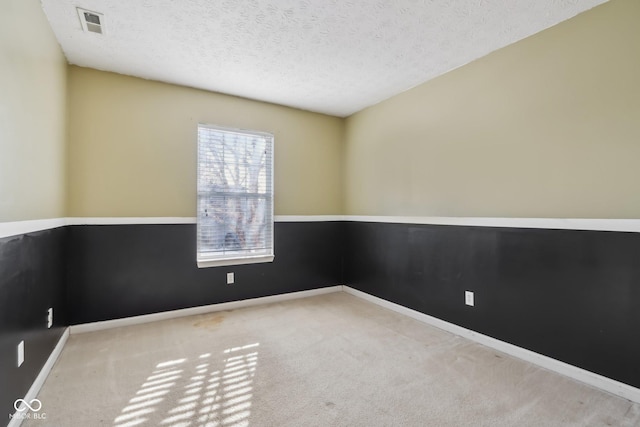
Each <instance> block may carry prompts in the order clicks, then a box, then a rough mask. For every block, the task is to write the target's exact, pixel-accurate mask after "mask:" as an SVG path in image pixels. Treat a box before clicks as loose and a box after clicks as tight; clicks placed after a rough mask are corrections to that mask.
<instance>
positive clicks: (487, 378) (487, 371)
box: [23, 293, 640, 427]
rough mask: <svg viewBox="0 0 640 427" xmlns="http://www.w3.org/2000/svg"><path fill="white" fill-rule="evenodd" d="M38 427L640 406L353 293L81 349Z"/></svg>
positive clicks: (180, 322)
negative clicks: (47, 426)
mask: <svg viewBox="0 0 640 427" xmlns="http://www.w3.org/2000/svg"><path fill="white" fill-rule="evenodd" d="M38 397H39V399H40V400H41V401H42V410H41V412H42V413H46V417H47V419H46V421H42V420H38V421H33V420H31V421H27V422H25V423H24V424H23V425H24V426H26V427H29V426H44V425H51V426H62V427H66V426H82V427H87V426H101V425H105V426H113V427H133V426H208V427H213V426H220V427H231V426H233V427H240V426H367V427H371V426H456V427H458V426H474V427H475V426H536V427H539V426H640V405H638V404H632V403H631V402H629V401H627V400H625V399H621V398H619V397H615V396H613V395H610V394H608V393H605V392H602V391H599V390H596V389H593V388H590V387H588V386H586V385H583V384H580V383H578V382H575V381H573V380H571V379H568V378H565V377H563V376H560V375H557V374H554V373H551V372H549V371H546V370H544V369H541V368H538V367H536V366H534V365H531V364H529V363H527V362H523V361H521V360H518V359H515V358H513V357H510V356H508V355H505V354H500V353H497V352H496V351H494V350H492V349H489V348H487V347H484V346H481V345H479V344H476V343H473V342H470V341H468V340H466V339H463V338H460V337H457V336H455V335H452V334H450V333H447V332H444V331H441V330H439V329H436V328H433V327H431V326H428V325H425V324H423V323H420V322H418V321H415V320H413V319H411V318H408V317H405V316H402V315H399V314H396V313H394V312H391V311H388V310H386V309H383V308H380V307H378V306H376V305H373V304H371V303H368V302H365V301H362V300H360V299H358V298H356V297H353V296H351V295H348V294H345V293H334V294H328V295H323V296H319V297H313V298H306V299H301V300H295V301H289V302H284V303H278V304H271V305H265V306H258V307H252V308H246V309H239V310H233V311H225V312H219V313H212V314H208V315H202V316H194V317H186V318H181V319H175V320H169V321H162V322H156V323H152V324H145V325H138V326H131V327H123V328H118V329H112V330H106V331H100V332H93V333H87V334H81V335H73V336H71V337H70V339H69V341H68V342H67V345H66V347H65V349H64V351H63V353H62V355H61V357H60V359H59V360H58V362H57V364H56V365H55V367H54V369H53V371H52V372H51V374H50V376H49V378H48V379H47V381H46V383H45V385H44V386H43V388H42V390H41V392H40V395H39V396H38Z"/></svg>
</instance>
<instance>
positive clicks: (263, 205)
mask: <svg viewBox="0 0 640 427" xmlns="http://www.w3.org/2000/svg"><path fill="white" fill-rule="evenodd" d="M197 223H198V225H197V234H198V236H197V242H198V243H197V244H198V266H199V267H210V266H216V265H233V264H247V263H252V262H269V261H272V260H273V135H270V134H267V133H261V132H252V131H240V130H232V129H224V128H219V127H214V126H208V125H198V217H197Z"/></svg>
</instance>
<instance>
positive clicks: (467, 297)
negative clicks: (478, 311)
mask: <svg viewBox="0 0 640 427" xmlns="http://www.w3.org/2000/svg"><path fill="white" fill-rule="evenodd" d="M464 303H465V304H467V305H470V306H472V307H473V306H474V301H473V292H471V291H464Z"/></svg>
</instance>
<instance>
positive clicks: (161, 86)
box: [68, 66, 344, 217]
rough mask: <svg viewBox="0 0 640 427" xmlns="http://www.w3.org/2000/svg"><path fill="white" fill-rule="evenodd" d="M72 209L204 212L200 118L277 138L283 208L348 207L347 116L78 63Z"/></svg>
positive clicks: (73, 84) (73, 76)
mask: <svg viewBox="0 0 640 427" xmlns="http://www.w3.org/2000/svg"><path fill="white" fill-rule="evenodd" d="M69 114H70V117H71V120H70V129H69V188H68V191H69V199H68V213H69V215H71V216H102V217H104V216H134V217H145V216H195V211H196V143H197V141H196V137H197V132H196V131H197V124H198V123H210V124H217V125H221V126H226V127H233V128H242V129H253V130H259V131H265V132H271V133H273V134H274V136H275V157H274V193H275V201H274V203H275V207H274V208H275V214H276V215H289V214H303V215H306V214H339V213H341V212H342V208H341V201H342V196H341V176H340V173H341V167H340V156H341V149H342V135H343V126H344V123H343V121H342V120H341V119H339V118H335V117H329V116H325V115H322V114H316V113H310V112H305V111H301V110H295V109H292V108H286V107H281V106H276V105H272V104H267V103H262V102H257V101H250V100H246V99H241V98H236V97H232V96H226V95H220V94H215V93H211V92H206V91H201V90H196V89H191V88H185V87H179V86H174V85H170V84H166V83H159V82H153V81H148V80H143V79H139V78H134V77H127V76H123V75H119V74H114V73H107V72H102V71H97V70H91V69H87V68H80V67H75V66H71V67H70V69H69Z"/></svg>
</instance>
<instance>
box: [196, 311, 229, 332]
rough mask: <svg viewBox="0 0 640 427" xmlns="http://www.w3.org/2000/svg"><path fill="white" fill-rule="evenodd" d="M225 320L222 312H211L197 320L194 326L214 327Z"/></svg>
mask: <svg viewBox="0 0 640 427" xmlns="http://www.w3.org/2000/svg"><path fill="white" fill-rule="evenodd" d="M223 321H224V315H223V314H221V313H216V314H210V315H206V316H204V317H202V318H201V319H200V320H198V321H197V322H195V323H194V324H193V326H195V327H196V328H205V329H214V328H215V327H217V326H218V325H219V324H221V323H222V322H223Z"/></svg>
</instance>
